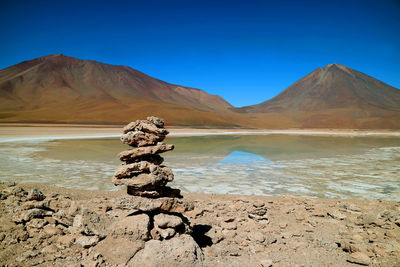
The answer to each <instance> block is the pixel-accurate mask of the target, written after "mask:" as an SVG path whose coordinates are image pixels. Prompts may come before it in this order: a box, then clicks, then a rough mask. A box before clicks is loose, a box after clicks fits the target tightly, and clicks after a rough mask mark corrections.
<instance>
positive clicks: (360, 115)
mask: <svg viewBox="0 0 400 267" xmlns="http://www.w3.org/2000/svg"><path fill="white" fill-rule="evenodd" d="M237 111H238V112H243V113H258V114H264V115H265V116H268V117H269V118H270V119H272V120H274V121H276V120H282V121H285V122H282V124H281V125H280V126H282V127H300V128H387V129H391V128H397V129H398V128H400V90H398V89H396V88H394V87H392V86H390V85H387V84H385V83H383V82H381V81H379V80H377V79H374V78H372V77H370V76H368V75H366V74H364V73H361V72H359V71H356V70H354V69H351V68H349V67H346V66H343V65H340V64H329V65H327V66H325V67H324V68H318V69H316V70H314V71H313V72H311V73H310V74H308V75H307V76H305V77H304V78H302V79H300V80H298V81H297V82H296V83H294V84H293V85H291V86H289V87H288V88H287V89H286V90H284V91H283V92H282V93H281V94H279V95H278V96H276V97H274V98H273V99H271V100H268V101H265V102H263V103H261V104H257V105H253V106H247V107H243V108H239V109H237Z"/></svg>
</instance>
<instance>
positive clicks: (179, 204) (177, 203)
mask: <svg viewBox="0 0 400 267" xmlns="http://www.w3.org/2000/svg"><path fill="white" fill-rule="evenodd" d="M115 205H116V208H118V209H123V210H132V211H134V210H137V211H144V212H149V211H165V212H177V213H183V212H185V211H190V210H193V209H194V205H193V203H189V202H185V201H182V200H181V199H178V198H169V197H162V198H154V199H151V198H144V197H136V196H130V197H124V198H121V199H119V200H118V201H117V203H115Z"/></svg>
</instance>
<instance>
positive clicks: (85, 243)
mask: <svg viewBox="0 0 400 267" xmlns="http://www.w3.org/2000/svg"><path fill="white" fill-rule="evenodd" d="M98 242H99V237H98V236H81V237H79V238H77V239H76V241H75V243H76V244H78V245H80V246H82V247H83V248H90V247H93V246H95V245H97V243H98Z"/></svg>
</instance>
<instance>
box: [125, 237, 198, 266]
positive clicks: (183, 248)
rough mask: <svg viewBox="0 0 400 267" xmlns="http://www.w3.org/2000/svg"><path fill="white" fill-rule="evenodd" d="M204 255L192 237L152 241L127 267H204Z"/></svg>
mask: <svg viewBox="0 0 400 267" xmlns="http://www.w3.org/2000/svg"><path fill="white" fill-rule="evenodd" d="M203 260H204V255H203V252H202V251H201V249H200V247H199V245H197V243H196V242H195V241H194V239H193V238H192V237H191V236H190V235H181V236H179V237H174V238H172V239H169V240H163V241H158V240H150V241H148V242H146V245H145V247H144V248H143V249H142V250H141V251H139V252H138V253H136V255H135V256H134V257H133V258H132V260H130V261H129V262H128V264H127V266H177V267H178V266H185V267H186V266H203Z"/></svg>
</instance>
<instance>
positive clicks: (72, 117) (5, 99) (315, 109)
mask: <svg viewBox="0 0 400 267" xmlns="http://www.w3.org/2000/svg"><path fill="white" fill-rule="evenodd" d="M243 93H245V92H243ZM246 93H251V92H246ZM149 115H154V116H159V117H162V118H164V119H165V121H166V122H167V125H168V126H191V127H216V128H224V127H243V128H270V129H282V128H342V129H343V128H347V129H400V90H398V89H396V88H394V87H392V86H389V85H387V84H385V83H383V82H381V81H379V80H376V79H374V78H372V77H370V76H368V75H366V74H363V73H361V72H358V71H356V70H353V69H351V68H349V67H345V66H343V65H340V64H329V65H327V66H326V67H324V68H318V69H316V70H315V71H313V72H311V73H310V74H308V75H307V76H305V77H304V78H302V79H300V80H298V81H297V82H296V83H294V84H293V85H291V86H289V87H288V88H287V89H286V90H284V91H283V92H282V93H281V94H279V95H278V96H276V97H275V98H273V99H271V100H268V101H265V102H263V103H261V104H257V105H252V106H247V107H242V108H235V107H233V106H232V105H231V104H229V103H228V102H227V101H225V100H224V99H223V98H221V97H220V96H217V95H210V94H208V93H206V92H205V91H203V90H199V89H194V88H189V87H184V86H179V85H173V84H170V83H166V82H163V81H161V80H158V79H155V78H152V77H150V76H148V75H146V74H144V73H142V72H140V71H137V70H135V69H132V68H130V67H126V66H116V65H109V64H104V63H100V62H96V61H90V60H82V59H77V58H73V57H68V56H64V55H62V54H57V55H50V56H45V57H40V58H36V59H33V60H30V61H25V62H22V63H19V64H17V65H14V66H11V67H8V68H6V69H3V70H0V122H45V123H47V122H49V123H83V124H124V123H126V122H129V121H134V120H136V119H142V118H145V117H147V116H149Z"/></svg>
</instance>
